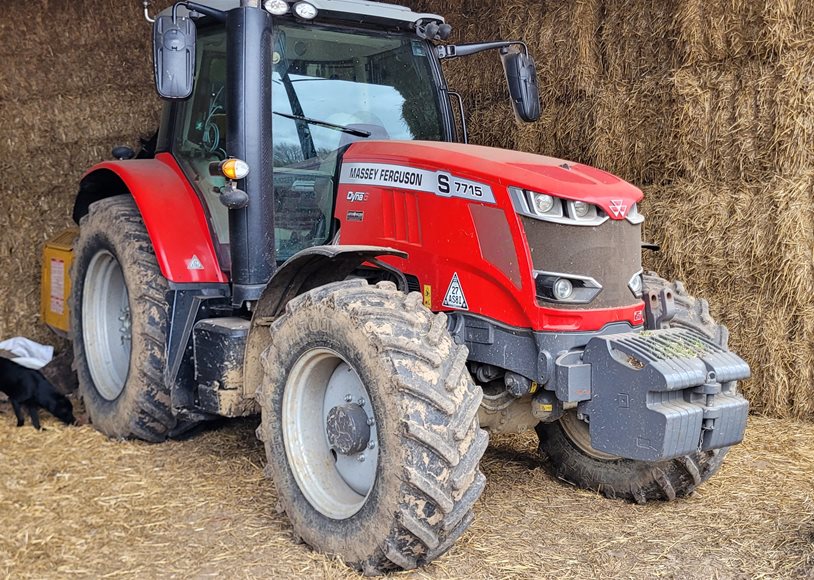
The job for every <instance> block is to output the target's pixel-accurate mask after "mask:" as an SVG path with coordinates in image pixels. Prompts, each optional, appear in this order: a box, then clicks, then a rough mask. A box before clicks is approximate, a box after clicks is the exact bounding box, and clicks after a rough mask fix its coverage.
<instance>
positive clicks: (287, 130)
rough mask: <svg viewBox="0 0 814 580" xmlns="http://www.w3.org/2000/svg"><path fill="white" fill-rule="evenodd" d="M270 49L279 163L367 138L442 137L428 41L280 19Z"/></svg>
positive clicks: (275, 144) (307, 156)
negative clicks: (290, 22)
mask: <svg viewBox="0 0 814 580" xmlns="http://www.w3.org/2000/svg"><path fill="white" fill-rule="evenodd" d="M273 50H274V52H273V55H272V62H273V81H272V84H273V86H272V103H273V110H274V112H275V113H277V114H276V115H275V116H274V121H273V123H274V160H275V165H290V164H292V163H297V162H302V161H306V160H308V159H313V158H321V157H324V156H325V155H327V154H328V153H330V152H332V151H334V150H336V149H338V148H339V147H342V146H343V145H347V144H349V143H351V142H353V141H358V140H364V139H422V140H430V141H438V140H441V139H442V123H441V114H440V111H439V106H438V96H437V93H436V92H435V88H434V87H435V80H434V78H433V74H432V68H431V65H430V60H429V58H428V54H427V51H428V50H429V47H428V46H427V44H425V43H424V42H423V41H421V40H419V39H417V38H415V37H406V36H396V35H387V34H384V33H380V32H378V33H375V34H374V33H365V32H362V31H359V30H353V31H352V32H345V31H343V30H342V29H339V28H327V27H321V26H315V25H313V24H311V25H304V26H298V25H294V24H278V25H277V27H276V29H275V40H274V49H273Z"/></svg>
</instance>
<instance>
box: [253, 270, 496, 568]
mask: <svg viewBox="0 0 814 580" xmlns="http://www.w3.org/2000/svg"><path fill="white" fill-rule="evenodd" d="M271 336H272V344H271V346H270V347H269V349H268V350H267V351H266V352H265V353H264V355H263V364H264V368H265V371H266V375H265V379H264V382H263V386H262V388H261V389H260V392H259V393H258V400H259V402H260V405H261V408H262V424H261V426H260V429H259V430H258V436H259V437H260V438H261V439H262V440H263V441H264V443H265V448H266V456H267V459H268V467H269V470H270V472H271V475H272V477H273V478H274V482H275V484H276V487H277V491H278V494H279V498H280V503H281V505H282V506H283V508H284V510H285V511H286V513H287V514H288V517H289V519H290V520H291V524H292V527H293V528H294V531H295V533H296V534H297V535H298V536H300V537H301V538H302V539H303V541H305V542H306V543H307V544H309V545H311V546H312V547H314V548H315V549H317V550H318V551H320V552H325V553H328V554H333V555H337V556H339V557H340V558H342V559H343V560H344V561H345V562H346V563H347V564H348V565H350V566H352V567H353V568H356V569H357V570H360V571H362V572H364V573H366V574H369V575H370V574H381V573H385V572H388V571H391V570H398V569H408V570H409V569H413V568H416V567H418V566H422V565H424V564H426V563H428V562H430V561H431V560H433V559H435V558H437V557H438V556H440V555H441V554H443V553H444V552H446V551H447V550H448V549H449V548H450V547H451V546H452V544H453V543H454V542H455V540H457V538H458V537H460V536H461V534H463V532H464V531H465V530H466V529H467V528H468V527H469V524H470V523H471V521H472V519H473V514H472V506H473V504H474V503H475V501H476V500H477V499H478V497H479V496H480V494H481V492H482V491H483V488H484V484H485V478H484V476H483V474H482V473H481V471H480V469H479V461H480V458H481V456H482V455H483V452H484V451H485V448H486V445H487V443H488V436H487V435H486V432H485V431H483V430H481V429H480V427H479V425H478V419H477V412H478V407H479V405H480V400H481V398H482V393H481V391H480V389H478V388H477V387H476V386H475V384H474V383H473V382H472V379H471V377H470V376H469V373H468V372H467V369H466V357H467V354H468V353H467V350H466V348H465V347H463V346H457V345H455V344H454V343H453V341H452V339H451V337H450V336H449V334H448V332H447V329H446V316H444V315H443V314H440V315H433V314H432V313H431V312H430V311H429V310H427V309H426V308H424V306H423V305H422V298H421V295H419V294H417V293H413V294H409V295H404V294H403V293H401V292H398V291H397V290H396V287H395V285H393V284H391V283H387V282H382V283H379V284H378V285H376V286H368V284H367V283H366V282H365V281H363V280H351V281H346V282H339V283H335V284H329V285H327V286H324V287H321V288H317V289H315V290H312V291H310V292H308V293H306V294H304V295H302V296H299V297H297V298H295V299H294V300H292V301H291V302H290V303H289V304H288V306H287V308H286V313H285V314H284V315H283V316H281V317H280V318H278V319H277V320H276V321H275V322H274V323H273V325H272V327H271ZM338 411H341V415H342V416H343V417H344V419H343V421H342V422H340V424H338V423H337V422H336V421H335V418H336V416H337V413H338ZM331 417H334V419H331ZM338 425H339V426H338ZM365 425H367V427H369V430H368V429H367V428H366V427H365ZM371 444H372V445H371ZM360 457H364V460H362V459H361V458H360ZM371 467H373V469H371ZM357 468H358V469H357Z"/></svg>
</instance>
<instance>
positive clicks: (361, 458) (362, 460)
mask: <svg viewBox="0 0 814 580" xmlns="http://www.w3.org/2000/svg"><path fill="white" fill-rule="evenodd" d="M356 460H357V461H359V463H364V462H365V456H364V455H360V456H359V457H357V458H356Z"/></svg>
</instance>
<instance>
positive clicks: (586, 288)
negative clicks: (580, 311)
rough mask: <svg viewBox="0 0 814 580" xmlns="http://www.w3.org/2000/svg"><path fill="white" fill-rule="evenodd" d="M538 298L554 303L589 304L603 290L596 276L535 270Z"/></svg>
mask: <svg viewBox="0 0 814 580" xmlns="http://www.w3.org/2000/svg"><path fill="white" fill-rule="evenodd" d="M534 284H535V286H536V288H535V289H536V294H537V298H538V299H539V300H541V301H543V302H552V303H554V304H588V303H590V302H592V301H593V299H594V298H596V297H597V295H598V294H599V293H600V292H602V286H601V285H600V284H599V282H597V281H596V280H595V279H594V278H591V277H589V276H580V275H578V274H562V273H558V272H541V271H539V270H535V271H534Z"/></svg>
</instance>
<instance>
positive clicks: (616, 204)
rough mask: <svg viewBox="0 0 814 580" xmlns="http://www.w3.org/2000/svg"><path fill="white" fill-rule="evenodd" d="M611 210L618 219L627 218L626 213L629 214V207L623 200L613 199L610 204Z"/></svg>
mask: <svg viewBox="0 0 814 580" xmlns="http://www.w3.org/2000/svg"><path fill="white" fill-rule="evenodd" d="M610 210H611V212H612V213H613V215H615V216H616V217H618V218H623V217H625V212H627V205H626V204H625V202H624V200H622V199H612V200H611V202H610Z"/></svg>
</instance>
